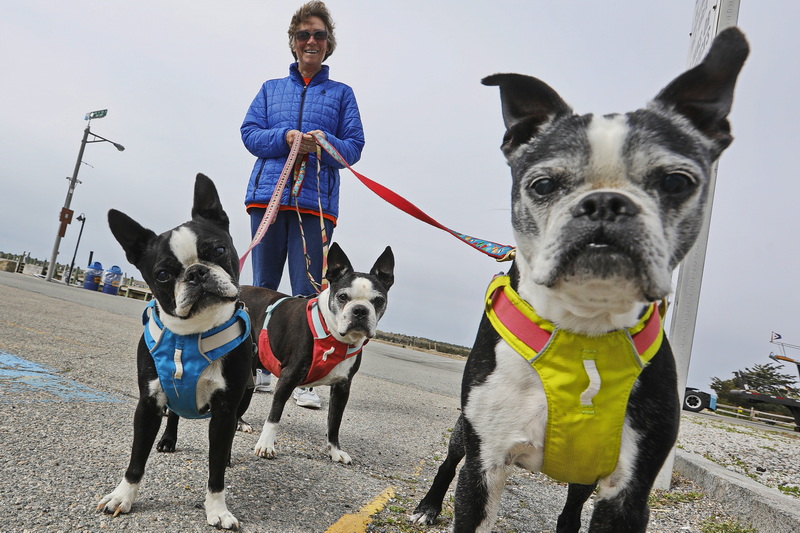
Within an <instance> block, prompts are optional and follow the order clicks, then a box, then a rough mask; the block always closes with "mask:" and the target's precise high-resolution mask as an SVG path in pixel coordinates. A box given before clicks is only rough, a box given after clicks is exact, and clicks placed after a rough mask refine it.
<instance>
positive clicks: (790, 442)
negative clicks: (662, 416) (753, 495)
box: [678, 416, 800, 503]
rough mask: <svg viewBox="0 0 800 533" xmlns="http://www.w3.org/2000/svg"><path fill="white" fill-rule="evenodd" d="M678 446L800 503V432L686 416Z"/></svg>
mask: <svg viewBox="0 0 800 533" xmlns="http://www.w3.org/2000/svg"><path fill="white" fill-rule="evenodd" d="M678 446H679V447H680V448H681V449H683V450H684V451H687V452H690V453H695V454H697V455H702V456H703V457H705V458H706V459H709V460H711V461H713V462H715V463H717V464H719V465H722V466H724V467H725V468H727V469H729V470H733V471H734V472H738V473H740V474H744V475H746V476H748V477H750V478H752V479H754V480H756V481H758V482H759V483H761V484H763V485H766V486H767V487H772V488H777V489H778V490H780V491H781V492H782V493H784V494H787V495H789V496H793V497H795V498H798V499H799V500H800V435H798V434H796V433H786V432H783V431H773V430H770V429H766V427H765V426H759V427H755V426H752V427H751V426H743V425H739V424H732V423H729V422H726V421H724V420H719V419H716V418H707V417H695V416H684V417H683V420H682V424H681V432H680V437H679V439H678ZM798 503H800V502H798Z"/></svg>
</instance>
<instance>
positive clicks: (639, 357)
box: [412, 28, 749, 533]
mask: <svg viewBox="0 0 800 533" xmlns="http://www.w3.org/2000/svg"><path fill="white" fill-rule="evenodd" d="M748 52H749V48H748V45H747V42H746V40H745V38H744V35H743V34H742V33H741V32H740V31H739V30H738V29H736V28H730V29H727V30H725V31H723V32H721V33H720V34H719V35H718V36H717V38H716V40H715V41H714V43H713V45H712V47H711V49H710V51H709V52H708V55H707V56H706V58H705V59H704V61H703V62H702V63H701V64H700V65H698V66H697V67H695V68H693V69H691V70H689V71H687V72H685V73H684V74H682V75H681V76H679V77H678V78H676V79H675V80H674V81H672V82H671V83H670V84H669V85H668V86H667V87H666V88H664V89H663V90H662V91H661V92H660V93H659V94H658V96H656V98H655V99H654V100H653V101H652V102H651V103H650V104H649V105H647V106H646V107H645V108H643V109H639V110H637V111H633V112H630V113H626V114H613V115H604V116H600V115H594V114H587V115H582V116H579V115H576V114H574V113H573V111H572V109H571V108H570V107H569V106H568V105H567V104H566V103H565V102H564V101H563V100H562V99H561V97H560V96H559V95H558V94H557V93H556V92H555V91H554V90H553V89H551V88H550V87H549V86H547V85H546V84H544V83H543V82H541V81H540V80H538V79H536V78H531V77H527V76H522V75H519V74H497V75H493V76H489V77H487V78H485V79H484V80H483V83H484V84H485V85H494V86H499V87H500V95H501V100H502V108H503V119H504V122H505V125H506V129H507V131H506V134H505V137H504V140H503V145H502V149H503V152H504V154H505V156H506V158H507V160H508V164H509V166H510V167H511V174H512V177H513V186H512V193H511V201H512V225H513V229H514V233H515V239H516V243H517V252H516V258H515V262H514V264H513V266H512V267H511V269H510V272H509V274H508V276H507V277H499V278H496V279H495V280H494V281H493V282H492V285H490V289H489V291H488V293H487V303H486V313H485V314H484V317H483V320H482V322H481V324H480V326H479V330H478V333H477V338H476V340H475V344H474V346H473V349H472V352H471V353H470V356H469V359H468V361H467V364H466V368H465V370H464V378H463V384H462V391H461V408H462V414H461V417H460V418H459V420H458V422H457V424H456V426H455V428H454V431H453V434H452V436H451V439H450V445H449V449H448V456H447V458H446V459H445V461H444V463H443V464H442V466H441V467H440V469H439V472H438V474H437V476H436V479H435V480H434V483H433V486H432V487H431V489H430V491H429V492H428V494H427V495H426V496H425V498H424V499H423V500H422V501H421V502H420V504H419V505H418V506H417V508H416V510H415V512H414V514H413V516H412V520H413V521H415V522H417V523H425V524H429V523H432V522H433V521H434V520H435V518H436V516H437V515H438V514H439V512H440V510H441V505H442V498H443V496H444V494H445V492H446V490H447V487H448V485H449V484H450V481H451V480H452V479H453V476H454V474H455V470H456V466H457V465H458V463H459V462H460V461H461V459H462V458H463V457H465V456H466V460H465V463H464V466H463V468H462V469H461V471H460V474H459V478H458V484H457V487H456V495H455V517H454V523H453V530H454V531H456V532H459V533H460V532H472V531H481V532H488V531H491V529H492V525H493V524H494V522H495V519H496V515H497V511H498V507H499V504H500V496H501V493H502V490H503V485H504V483H505V481H506V478H507V476H508V475H509V473H510V471H511V468H512V466H514V465H516V466H520V467H523V468H526V469H528V470H531V471H542V472H545V473H546V474H548V475H550V476H551V477H553V478H555V479H557V480H559V481H562V482H567V483H569V490H568V495H567V502H566V505H565V507H564V509H563V511H562V513H561V515H560V516H559V519H558V532H559V533H567V532H577V531H578V530H579V529H580V524H581V519H580V516H581V509H582V507H583V504H584V502H585V501H586V499H587V498H588V497H589V496H590V495H591V493H592V492H593V490H594V489H595V487H596V486H598V485H599V490H598V493H597V497H596V501H595V506H594V513H593V515H592V519H591V526H590V531H592V532H593V533H600V532H607V533H612V532H613V533H624V532H630V533H632V532H643V531H645V530H646V527H647V523H648V519H649V510H648V505H647V499H648V495H649V493H650V490H651V488H652V486H653V483H654V480H655V478H656V476H657V474H658V472H659V470H660V469H661V466H662V464H663V463H664V460H665V458H666V457H667V455H668V454H669V452H670V450H671V448H672V446H673V444H674V442H675V439H676V436H677V432H678V421H679V410H680V402H679V398H678V391H677V384H676V383H677V378H676V371H675V362H674V359H673V356H672V352H671V350H670V348H669V345H668V343H667V341H666V339H665V338H663V328H662V326H661V320H660V316H659V309H658V306H657V305H656V304H655V303H654V302H658V301H659V300H662V299H664V298H665V297H666V296H667V295H668V294H669V292H670V286H671V275H672V271H673V269H674V268H675V267H676V266H677V265H678V263H679V262H680V261H681V259H683V257H684V256H685V255H686V253H687V252H688V250H689V249H690V247H691V246H692V244H693V243H694V241H695V239H696V237H697V234H698V232H699V229H700V225H701V219H702V217H703V212H704V206H705V204H706V198H707V195H708V186H709V173H710V172H711V169H712V165H713V163H714V162H715V161H716V160H717V158H718V157H719V156H720V154H721V153H722V151H723V150H724V149H725V148H726V147H727V146H728V145H729V144H730V142H731V140H732V137H731V133H730V127H729V123H728V120H727V118H726V117H727V115H728V113H729V111H730V108H731V103H732V100H733V91H734V85H735V83H736V79H737V77H738V74H739V71H740V69H741V67H742V65H743V64H744V61H745V59H746V57H747V55H748Z"/></svg>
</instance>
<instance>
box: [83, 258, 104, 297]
mask: <svg viewBox="0 0 800 533" xmlns="http://www.w3.org/2000/svg"><path fill="white" fill-rule="evenodd" d="M102 276H103V265H101V264H100V263H99V262H98V261H95V262H94V263H92V264H91V265H89V266H88V267H86V276H84V278H83V288H84V289H89V290H90V291H96V290H97V289H99V288H100V278H101V277H102Z"/></svg>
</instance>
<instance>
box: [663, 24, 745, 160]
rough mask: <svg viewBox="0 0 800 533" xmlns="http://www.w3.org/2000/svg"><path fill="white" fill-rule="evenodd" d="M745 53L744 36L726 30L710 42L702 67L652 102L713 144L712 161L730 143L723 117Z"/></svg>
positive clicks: (670, 86)
mask: <svg viewBox="0 0 800 533" xmlns="http://www.w3.org/2000/svg"><path fill="white" fill-rule="evenodd" d="M749 52H750V47H749V46H748V45H747V40H746V39H745V37H744V34H743V33H742V32H741V31H740V30H739V29H738V28H728V29H726V30H724V31H722V32H720V33H719V35H717V38H716V39H714V42H713V43H712V44H711V49H710V50H709V51H708V54H707V55H706V57H705V59H703V62H702V63H700V64H699V65H697V66H696V67H694V68H693V69H691V70H688V71H686V72H684V73H683V74H681V75H680V76H678V77H677V78H676V79H675V80H673V81H672V83H670V84H669V85H667V86H666V87H665V88H664V89H663V90H662V91H661V92H660V93H659V94H658V96H656V98H655V101H656V102H659V103H661V104H663V105H665V106H667V107H669V108H673V109H674V110H675V111H677V112H678V113H680V114H681V115H683V116H685V117H686V118H688V119H689V120H690V121H691V122H692V124H693V125H694V126H695V127H696V128H697V129H699V130H700V131H701V132H702V133H703V134H704V135H706V136H707V137H708V138H709V139H711V140H713V141H714V144H715V147H716V149H717V152H716V153H715V159H716V157H717V156H719V154H720V153H722V151H723V150H724V149H725V148H727V147H728V145H729V144H730V143H731V141H732V140H733V136H732V135H731V128H730V124H729V123H728V119H727V118H726V117H727V116H728V113H729V112H730V110H731V104H732V103H733V89H734V86H735V85H736V78H737V77H738V76H739V72H740V71H741V69H742V65H744V61H745V59H747V55H748V53H749Z"/></svg>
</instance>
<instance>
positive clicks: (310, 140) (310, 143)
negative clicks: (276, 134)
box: [286, 130, 325, 154]
mask: <svg viewBox="0 0 800 533" xmlns="http://www.w3.org/2000/svg"><path fill="white" fill-rule="evenodd" d="M312 133H319V134H321V135H322V138H323V139H324V138H325V134H324V133H323V132H321V131H320V130H314V131H313V132H309V133H300V131H298V130H289V131H287V132H286V144H288V145H289V146H292V144H294V138H295V137H296V136H297V135H302V136H303V140H302V141H300V153H301V154H308V153H310V152H316V150H317V141H315V140H314V137H312V136H311V134H312Z"/></svg>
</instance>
